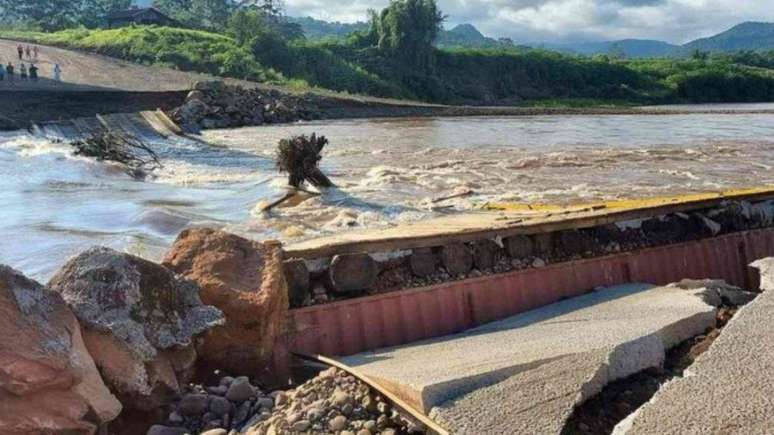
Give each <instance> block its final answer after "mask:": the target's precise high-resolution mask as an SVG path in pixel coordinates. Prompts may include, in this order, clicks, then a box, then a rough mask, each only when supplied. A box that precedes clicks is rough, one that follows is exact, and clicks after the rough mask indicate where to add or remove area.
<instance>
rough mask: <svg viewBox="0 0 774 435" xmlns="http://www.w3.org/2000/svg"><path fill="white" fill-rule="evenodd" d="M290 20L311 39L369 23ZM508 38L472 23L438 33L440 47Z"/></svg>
mask: <svg viewBox="0 0 774 435" xmlns="http://www.w3.org/2000/svg"><path fill="white" fill-rule="evenodd" d="M287 19H288V21H290V22H292V23H296V24H298V25H300V26H301V29H302V30H303V31H304V35H306V37H307V38H309V39H322V38H345V37H346V36H347V35H349V34H350V33H352V32H357V31H360V30H367V29H368V28H369V26H370V24H368V23H364V22H357V23H339V22H330V21H323V20H318V19H315V18H311V17H288V18H287ZM510 43H511V42H510V41H509V40H507V39H501V40H497V39H494V38H489V37H486V36H484V35H483V34H482V33H481V32H479V31H478V29H476V27H475V26H473V25H472V24H460V25H459V26H457V27H454V28H453V29H451V30H444V31H442V32H441V34H440V35H438V41H437V42H436V45H438V46H439V47H456V46H460V47H471V48H472V47H475V48H481V47H497V46H502V45H504V44H510Z"/></svg>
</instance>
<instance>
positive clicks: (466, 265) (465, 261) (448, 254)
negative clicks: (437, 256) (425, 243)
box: [441, 243, 473, 276]
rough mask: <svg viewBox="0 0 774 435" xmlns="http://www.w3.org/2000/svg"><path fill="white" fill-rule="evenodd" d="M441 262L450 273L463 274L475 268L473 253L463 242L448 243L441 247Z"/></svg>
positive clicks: (453, 274)
mask: <svg viewBox="0 0 774 435" xmlns="http://www.w3.org/2000/svg"><path fill="white" fill-rule="evenodd" d="M441 264H443V267H445V268H446V271H447V272H449V274H450V275H452V276H457V275H463V274H466V273H468V272H470V270H471V269H473V254H472V253H471V252H470V248H468V247H467V245H464V244H462V243H457V244H453V245H447V246H444V247H443V248H442V249H441Z"/></svg>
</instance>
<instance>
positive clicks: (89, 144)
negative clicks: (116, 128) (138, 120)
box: [70, 129, 162, 180]
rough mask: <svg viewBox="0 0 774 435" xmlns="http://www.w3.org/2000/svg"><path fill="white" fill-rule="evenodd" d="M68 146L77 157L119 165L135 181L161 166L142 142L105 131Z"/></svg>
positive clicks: (97, 131)
mask: <svg viewBox="0 0 774 435" xmlns="http://www.w3.org/2000/svg"><path fill="white" fill-rule="evenodd" d="M70 145H72V146H73V147H75V151H74V154H75V155H77V156H85V157H93V158H95V159H97V160H98V161H108V162H115V163H120V164H121V165H123V166H124V168H125V171H126V173H127V174H129V175H130V176H132V177H133V178H135V179H140V180H141V179H144V178H145V177H146V176H147V174H148V173H149V172H151V171H153V170H155V169H158V168H160V167H161V166H162V165H161V162H160V161H159V159H158V156H157V155H156V153H155V152H154V151H153V150H152V149H151V148H150V147H149V146H148V145H146V144H145V143H144V142H143V141H141V140H139V139H137V138H135V137H132V136H129V135H126V134H116V133H114V132H112V131H110V130H107V129H100V130H96V131H94V132H93V133H92V134H91V135H90V136H88V137H86V138H84V139H80V140H77V141H73V142H71V143H70Z"/></svg>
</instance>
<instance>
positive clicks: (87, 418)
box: [0, 266, 121, 434]
mask: <svg viewBox="0 0 774 435" xmlns="http://www.w3.org/2000/svg"><path fill="white" fill-rule="evenodd" d="M120 412H121V404H120V403H119V402H118V400H117V399H116V398H115V397H114V396H113V395H112V394H111V393H110V391H109V390H108V389H107V387H106V386H105V384H104V383H103V381H102V378H101V377H100V375H99V372H98V371H97V368H96V366H95V365H94V361H93V360H92V358H91V356H90V355H89V353H88V351H87V350H86V346H85V344H84V342H83V338H82V337H81V330H80V327H79V326H78V321H77V320H76V318H75V316H74V315H73V313H72V312H71V311H70V309H69V308H68V307H67V305H66V304H65V302H64V301H63V300H62V298H61V297H60V296H59V295H57V294H55V293H51V292H48V291H46V290H45V289H44V288H43V286H41V285H40V284H38V283H37V282H35V281H32V280H30V279H27V278H25V277H24V276H23V275H22V274H21V273H19V272H17V271H15V270H13V269H11V268H9V267H6V266H0V433H3V434H33V433H46V434H64V433H67V434H92V433H94V432H95V431H96V430H97V428H98V427H99V426H100V425H102V424H104V423H107V422H109V421H111V420H113V419H114V418H116V417H117V416H118V414H119V413H120Z"/></svg>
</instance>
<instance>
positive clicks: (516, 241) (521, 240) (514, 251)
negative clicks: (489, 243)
mask: <svg viewBox="0 0 774 435" xmlns="http://www.w3.org/2000/svg"><path fill="white" fill-rule="evenodd" d="M505 249H506V250H507V251H508V255H510V256H511V257H513V258H524V257H531V256H532V255H534V253H535V245H534V243H533V242H532V239H530V238H529V237H527V236H513V237H508V238H507V239H505Z"/></svg>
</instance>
